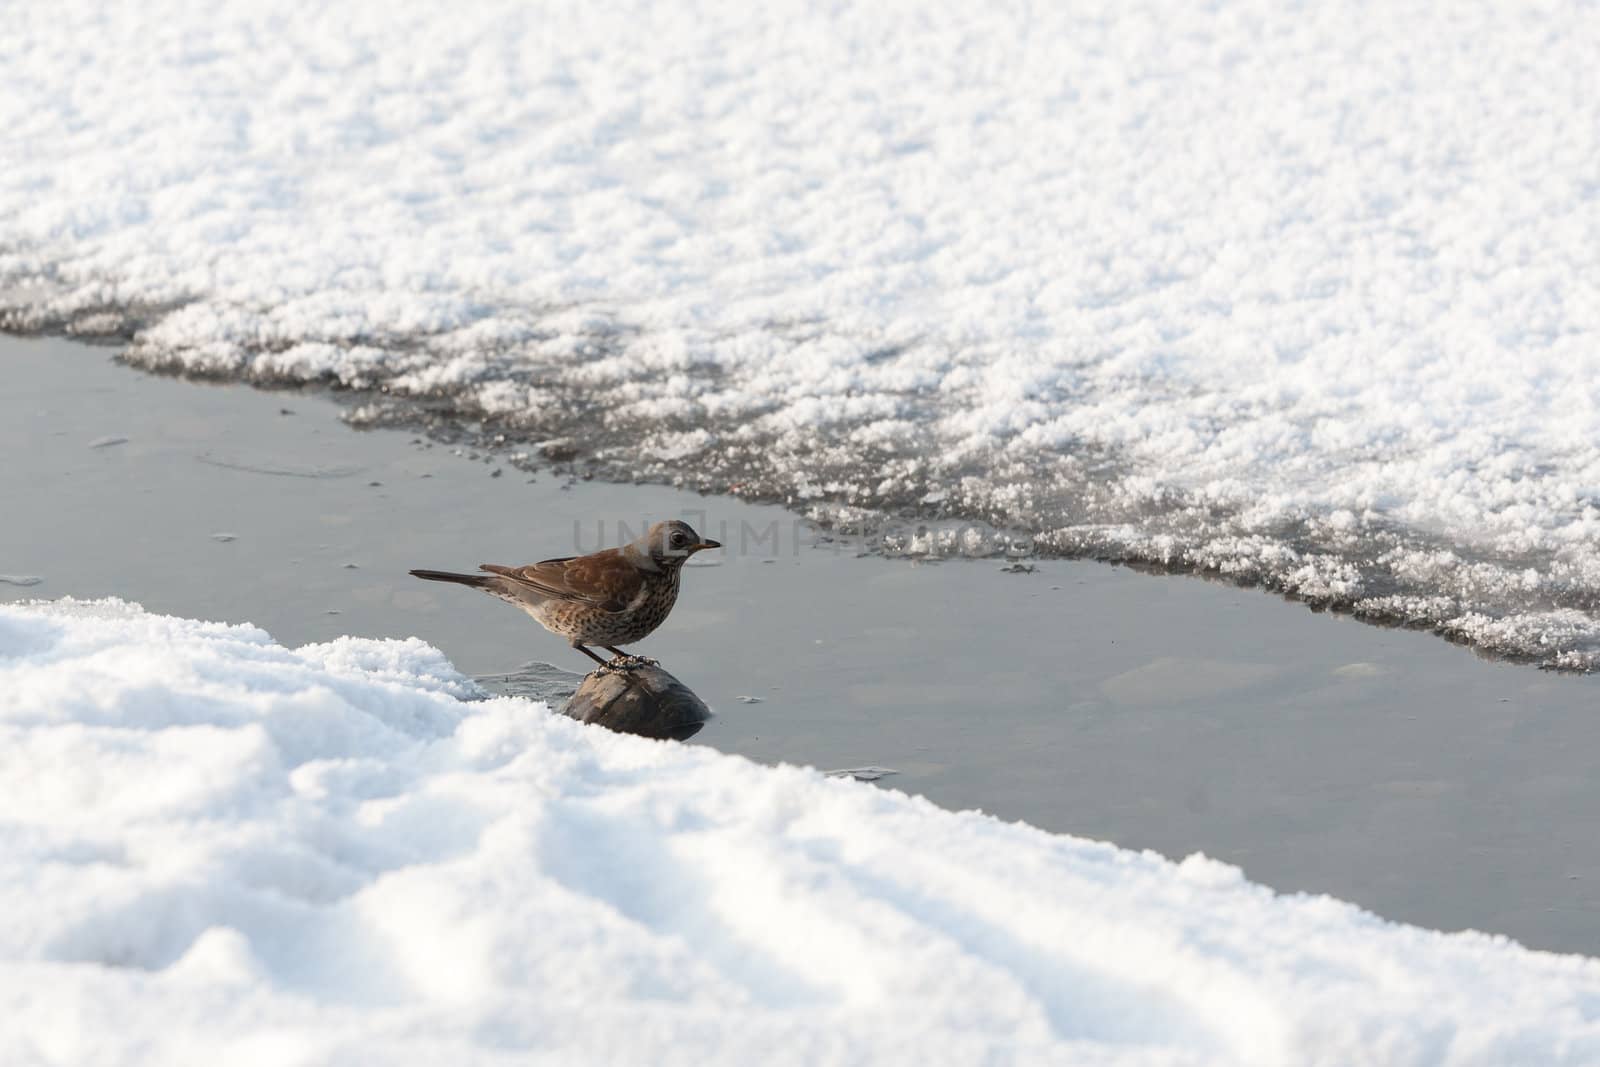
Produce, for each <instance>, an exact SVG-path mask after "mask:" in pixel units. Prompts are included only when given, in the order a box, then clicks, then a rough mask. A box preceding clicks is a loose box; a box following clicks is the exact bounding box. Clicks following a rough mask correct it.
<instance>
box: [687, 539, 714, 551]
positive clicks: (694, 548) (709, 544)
mask: <svg viewBox="0 0 1600 1067" xmlns="http://www.w3.org/2000/svg"><path fill="white" fill-rule="evenodd" d="M721 547H722V542H721V541H701V542H699V543H697V544H693V545H690V546H689V551H690V552H699V551H700V550H701V549H705V548H721Z"/></svg>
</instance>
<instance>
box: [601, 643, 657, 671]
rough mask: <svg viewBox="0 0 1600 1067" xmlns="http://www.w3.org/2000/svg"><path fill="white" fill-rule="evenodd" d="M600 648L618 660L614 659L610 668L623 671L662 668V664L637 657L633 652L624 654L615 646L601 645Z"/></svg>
mask: <svg viewBox="0 0 1600 1067" xmlns="http://www.w3.org/2000/svg"><path fill="white" fill-rule="evenodd" d="M600 647H601V648H603V649H605V650H606V651H607V652H609V653H611V654H612V655H613V656H615V657H616V659H613V660H612V661H611V663H610V666H612V667H620V668H622V669H623V670H627V669H628V668H629V667H659V666H661V664H659V663H657V662H656V661H655V660H653V659H647V658H646V657H644V656H636V655H634V654H633V653H632V652H624V651H622V649H620V648H618V647H616V646H615V645H601V646H600Z"/></svg>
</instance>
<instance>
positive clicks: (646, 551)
mask: <svg viewBox="0 0 1600 1067" xmlns="http://www.w3.org/2000/svg"><path fill="white" fill-rule="evenodd" d="M721 547H722V545H721V544H720V543H718V542H716V541H707V540H705V539H703V538H702V537H701V536H700V535H699V534H697V533H695V532H694V530H692V529H691V528H690V527H689V524H688V523H686V522H679V521H678V520H677V519H672V520H669V521H667V522H658V523H656V524H655V525H654V526H652V527H650V529H649V531H648V532H647V533H646V534H645V535H644V536H643V537H641V538H639V539H638V540H637V541H634V542H633V543H632V544H627V545H623V546H622V547H621V548H607V549H603V550H602V551H599V552H593V553H590V554H589V555H587V556H565V557H562V558H561V559H547V560H544V561H542V562H540V563H530V564H528V565H527V566H526V567H502V566H499V565H497V564H494V563H480V564H479V565H478V569H479V570H481V571H486V572H487V573H485V574H452V573H451V572H449V571H424V570H417V571H412V572H411V573H412V574H414V575H415V576H417V577H418V578H426V579H427V580H428V581H430V582H456V583H459V584H461V585H470V586H472V587H473V588H474V589H482V590H483V591H484V592H486V593H491V594H493V595H494V596H497V597H499V598H500V599H501V600H504V601H506V602H507V603H510V604H515V605H516V606H517V607H519V608H521V609H522V610H523V611H526V612H527V613H528V614H529V615H532V616H533V617H534V619H535V621H537V622H538V623H539V625H540V626H543V627H544V628H545V629H546V630H549V631H550V632H551V633H554V634H560V635H561V636H562V637H565V638H566V639H567V641H568V642H569V643H571V645H572V647H573V648H575V649H577V650H578V651H579V652H582V653H583V654H584V655H585V656H588V657H589V658H590V659H592V660H594V661H595V662H596V663H598V664H600V665H601V666H602V667H606V666H610V664H608V663H607V662H606V661H605V660H603V659H601V658H600V657H599V656H597V655H595V654H594V653H593V652H591V651H590V650H589V647H588V646H590V645H596V646H598V647H600V648H603V649H605V650H606V651H607V652H611V653H614V654H615V655H616V656H618V657H619V658H622V659H624V660H626V659H627V658H628V653H626V652H624V651H622V649H620V648H618V647H617V646H618V645H631V644H633V643H634V642H635V641H642V640H643V639H644V638H645V637H647V636H649V634H650V633H651V632H652V631H654V630H655V628H656V627H657V626H660V625H661V624H662V623H663V622H665V621H666V618H667V613H668V612H670V611H671V610H672V605H673V603H674V602H675V601H677V599H678V572H679V571H680V570H682V569H683V564H684V561H685V560H687V559H688V558H689V557H690V556H692V555H694V554H695V553H696V552H699V551H702V550H703V549H707V548H721Z"/></svg>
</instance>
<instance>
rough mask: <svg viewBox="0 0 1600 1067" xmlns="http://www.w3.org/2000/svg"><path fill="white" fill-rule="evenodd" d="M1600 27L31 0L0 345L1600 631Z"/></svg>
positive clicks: (1465, 617) (1450, 608)
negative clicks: (85, 356)
mask: <svg viewBox="0 0 1600 1067" xmlns="http://www.w3.org/2000/svg"><path fill="white" fill-rule="evenodd" d="M1596 54H1600V20H1597V19H1595V18H1594V13H1593V9H1592V6H1591V5H1589V4H1586V3H1582V2H1578V0H1573V2H1570V3H1560V2H1539V3H1496V2H1492V0H1477V2H1457V0H1438V2H1432V3H1417V4H1400V5H1396V4H1389V5H1382V4H1380V5H1372V4H1364V3H1356V2H1332V3H1325V4H1317V5H1309V6H1307V5H1297V4H1280V3H1276V2H1272V0H1236V2H1230V3H1225V4H1209V5H1195V4H1174V3H1158V2H1153V0H1144V2H1131V3H1123V2H1117V3H1090V4H1071V5H1062V4H1056V5H1050V4H1045V5H1033V4H1021V3H1014V4H986V5H973V4H969V3H964V2H959V0H944V2H935V3H920V4H904V5H894V4H891V5H880V4H868V3H863V4H859V5H850V4H834V5H815V4H808V3H801V2H800V0H787V2H780V3H772V4H763V5H726V4H711V3H685V4H672V5H655V4H645V3H634V4H628V3H618V4H604V5H596V4H591V3H549V4H539V5H531V6H530V5H527V4H522V3H514V2H509V0H507V2H500V3H458V4H449V5H443V6H441V5H437V4H426V3H412V4H396V3H393V2H391V0H384V2H382V3H378V2H366V3H362V2H354V3H342V4H337V5H326V4H322V3H313V2H311V0H299V2H281V3H273V4H261V3H258V2H256V0H233V2H229V3H222V4H217V5H206V6H204V7H203V8H200V7H195V6H193V5H191V4H187V3H183V2H180V0H151V2H148V3H142V4H137V5H128V4H111V3H93V2H88V0H63V2H61V3H52V4H31V5H20V6H19V7H18V9H17V10H14V11H8V12H7V22H6V32H5V34H3V35H0V159H4V160H5V166H4V167H0V293H3V292H7V291H8V293H9V295H5V296H0V323H5V324H9V325H10V326H11V327H13V328H55V327H65V328H69V329H73V330H79V331H84V332H91V333H92V332H107V331H117V330H132V329H137V339H136V343H135V345H134V348H133V353H132V354H133V358H134V359H136V360H137V361H139V362H142V363H144V364H147V365H151V366H180V367H184V368H188V369H190V370H194V371H200V372H205V373H213V374H222V375H239V376H246V377H251V378H257V379H270V378H290V379H303V378H328V379H333V380H336V381H339V382H343V383H346V384H349V385H356V386H377V385H382V386H384V387H385V388H386V389H387V390H388V393H387V398H386V399H385V401H384V402H383V403H381V404H377V405H374V406H372V407H370V408H367V409H365V411H364V415H365V417H367V418H370V419H374V420H381V419H391V418H398V417H403V416H405V415H407V414H409V413H412V412H414V411H415V410H416V405H417V404H418V403H419V402H420V401H421V400H422V399H424V398H426V399H428V400H429V409H428V410H429V411H430V412H434V413H438V412H445V413H450V412H453V413H454V415H455V416H456V417H458V418H460V419H463V420H476V419H479V418H482V417H484V416H486V415H487V416H490V417H492V418H493V419H494V420H497V424H496V425H494V426H492V427H491V430H490V432H491V433H498V432H506V431H509V432H511V433H512V434H518V433H525V434H526V435H528V437H529V438H531V439H532V440H536V441H549V440H552V439H560V442H561V443H560V446H559V447H560V448H562V449H563V450H571V449H574V448H576V449H578V450H579V451H580V452H582V451H585V450H587V452H588V453H589V454H590V455H592V456H597V457H599V458H600V459H601V460H603V461H607V462H610V463H612V464H613V465H614V466H615V467H616V468H617V469H618V470H621V471H626V472H628V473H634V472H640V471H642V472H645V473H650V474H656V475H666V476H670V477H681V478H687V479H690V480H695V481H697V482H698V483H699V484H700V485H701V486H703V487H712V488H715V487H727V486H735V485H737V486H740V487H742V488H743V489H745V490H748V491H753V492H767V493H772V494H776V495H778V496H779V497H781V498H788V499H792V500H799V501H804V500H807V499H812V498H818V497H821V498H826V499H827V500H829V501H832V502H835V503H848V504H853V505H861V506H870V507H874V508H896V507H901V506H914V505H917V504H918V502H921V501H925V500H929V499H942V500H943V501H944V504H943V507H944V508H945V509H948V510H949V511H951V512H954V513H958V514H961V515H964V516H967V517H974V516H976V517H982V518H986V519H991V520H995V521H998V522H1000V523H1001V524H1004V525H1013V526H1020V527H1022V528H1024V529H1026V530H1029V531H1032V532H1034V533H1036V534H1037V535H1038V536H1039V542H1040V544H1041V545H1042V546H1044V547H1046V548H1054V549H1060V550H1065V551H1072V552H1088V553H1099V554H1104V555H1109V556H1118V557H1134V558H1139V559H1145V560H1159V561H1163V562H1167V563H1171V564H1174V565H1179V566H1200V567H1205V568H1209V569H1212V570H1215V571H1220V572H1223V573H1227V574H1231V575H1234V576H1237V577H1239V578H1241V579H1245V580H1250V581H1256V582H1262V583H1265V584H1268V585H1271V586H1274V587H1277V588H1281V589H1284V590H1287V591H1290V592H1293V593H1296V594H1298V595H1300V596H1303V597H1306V598H1308V599H1310V600H1313V601H1318V602H1323V603H1334V604H1340V605H1344V606H1348V607H1351V608H1352V609H1354V610H1356V611H1358V612H1360V613H1362V614H1365V615H1370V616H1374V617H1381V618H1391V619H1403V620H1407V621H1410V622H1414V623H1427V624H1430V625H1433V626H1435V627H1436V628H1438V629H1440V630H1441V631H1444V632H1447V633H1449V634H1451V635H1453V636H1456V637H1459V638H1462V639H1464V640H1468V641H1472V642H1474V643H1477V644H1479V645H1481V646H1483V647H1485V648H1488V649H1492V650H1494V651H1498V652H1502V653H1506V654H1510V655H1521V656H1528V657H1534V658H1538V659H1541V660H1544V661H1547V662H1551V663H1556V664H1560V665H1564V666H1572V667H1584V666H1592V665H1595V664H1596V663H1597V662H1600V616H1597V614H1596V610H1595V607H1594V605H1595V604H1596V603H1597V602H1600V548H1597V547H1596V546H1597V545H1600V299H1597V297H1596V293H1597V291H1600V258H1597V257H1596V256H1595V254H1594V249H1595V248H1596V247H1600V197H1597V196H1596V195H1595V173H1594V165H1593V163H1594V160H1595V159H1596V158H1600V95H1597V94H1596V93H1594V92H1593V91H1592V85H1593V57H1594V56H1595V55H1596Z"/></svg>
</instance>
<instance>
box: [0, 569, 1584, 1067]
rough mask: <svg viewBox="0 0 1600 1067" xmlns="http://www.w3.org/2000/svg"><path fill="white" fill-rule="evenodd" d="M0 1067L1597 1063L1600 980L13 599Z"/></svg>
mask: <svg viewBox="0 0 1600 1067" xmlns="http://www.w3.org/2000/svg"><path fill="white" fill-rule="evenodd" d="M0 790H3V792H4V795H5V796H6V797H7V798H8V800H7V804H6V809H5V812H4V814H3V816H0V905H3V907H4V911H5V915H6V917H7V921H6V922H5V923H4V924H3V925H0V1018H4V1019H5V1020H6V1023H5V1025H4V1026H0V1059H3V1060H4V1061H5V1062H6V1063H12V1064H73V1065H82V1064H90V1063H94V1064H113V1063H152V1062H155V1063H163V1064H179V1065H181V1064H190V1063H193V1064H202V1063H220V1062H226V1063H230V1064H234V1063H239V1064H252V1063H260V1064H275V1065H282V1064H289V1063H293V1064H312V1063H353V1062H363V1063H371V1062H383V1063H395V1064H406V1063H439V1062H450V1063H462V1064H477V1063H503V1062H518V1063H525V1062H539V1063H546V1062H548V1063H572V1062H586V1063H599V1062H608V1063H640V1064H643V1063H652V1064H655V1063H661V1064H678V1063H682V1064H691V1063H695V1064H708V1063H709V1064H717V1063H736V1064H745V1063H752V1062H764V1063H768V1062H770V1063H806V1064H817V1063H847V1062H848V1063H862V1062H884V1061H886V1060H892V1061H903V1060H907V1059H910V1060H915V1061H916V1062H927V1063H973V1062H980V1061H981V1062H991V1063H1039V1062H1073V1063H1089V1064H1107V1065H1111V1064H1116V1065H1133V1064H1138V1065H1145V1064H1212V1063H1215V1064H1230V1065H1237V1064H1263V1065H1267V1064H1271V1065H1281V1064H1285V1063H1296V1064H1316V1063H1328V1064H1333V1063H1352V1062H1361V1063H1369V1064H1396V1065H1399V1064H1424V1063H1427V1064H1443V1063H1448V1064H1502V1063H1512V1062H1517V1063H1544V1064H1566V1063H1571V1064H1577V1063H1593V1062H1595V1061H1596V1059H1597V1058H1600V1022H1597V1021H1596V1017H1595V1015H1596V1013H1595V1011H1594V1006H1595V1005H1596V1004H1600V964H1597V963H1596V962H1595V961H1591V960H1586V959H1582V958H1578V957H1561V956H1554V955H1550V954H1546V953H1537V952H1529V951H1527V950H1525V949H1522V948H1520V947H1518V946H1517V945H1515V944H1513V943H1511V942H1509V941H1506V940H1505V939H1503V938H1495V937H1486V936H1483V935H1480V934H1455V935H1444V934H1437V933H1432V932H1429V931H1425V930H1420V929H1416V928H1412V927H1405V926H1398V925H1393V924H1389V923H1385V922H1383V921H1381V920H1378V919H1376V918H1374V917H1372V916H1371V915H1369V914H1366V913H1364V912H1361V911H1359V910H1357V909H1356V908H1354V907H1351V906H1349V905H1346V904H1342V903H1339V902H1337V901H1333V900H1330V899H1328V898H1325V897H1319V898H1311V897H1304V896H1297V897H1280V896H1275V895H1274V894H1273V893H1271V892H1270V891H1268V890H1266V889H1264V888H1262V887H1260V886H1256V885H1252V884H1250V883H1249V882H1247V881H1245V880H1244V879H1243V878H1242V877H1241V875H1240V873H1239V871H1238V870H1236V869H1234V868H1232V867H1228V866H1225V865H1223V864H1219V863H1215V862H1213V861H1210V860H1207V859H1205V858H1203V857H1200V856H1191V857H1190V858H1188V859H1186V860H1184V861H1183V862H1182V863H1177V864H1174V863H1171V862H1168V861H1166V860H1164V859H1162V858H1161V857H1159V856H1156V855H1153V854H1149V853H1146V854H1136V853H1132V852H1126V851H1122V850H1119V849H1117V848H1114V847H1112V846H1110V845H1105V844H1098V843H1094V842H1089V841H1083V840H1077V839H1073V838H1068V837H1059V836H1053V835H1049V834H1045V833H1042V832H1039V831H1037V830H1033V829H1031V828H1029V827H1027V826H1024V825H1021V824H1005V823H1001V822H999V821H997V820H995V819H992V818H989V817H987V816H984V815H981V814H978V813H972V812H968V813H960V814H956V813H951V812H947V811H943V810H940V809H938V808H935V807H934V806H933V805H931V804H929V803H927V802H926V801H923V800H920V799H914V798H910V797H907V796H904V795H902V794H899V793H896V792H893V791H889V790H885V789H881V788H877V787H875V786H870V785H866V784H864V783H857V782H851V781H840V780H836V779H829V778H825V777H823V776H822V775H821V774H819V773H818V772H816V771H813V770H810V769H802V768H795V767H776V768H769V767H761V766H758V765H755V764H752V763H750V762H748V761H746V760H743V759H740V758H737V757H732V756H725V755H720V754H718V753H715V752H713V751H711V750H709V749H706V748H700V747H696V746H691V745H682V744H675V743H657V742H649V741H644V740H641V739H638V738H632V737H625V736H621V735H617V734H612V733H609V732H607V731H605V730H603V729H600V728H594V727H585V726H580V725H579V724H577V723H575V722H572V721H571V720H568V719H565V718H562V717H560V716H555V715H551V714H549V711H548V709H547V708H546V707H544V706H543V705H539V704H534V703H531V702H528V701H525V700H520V699H516V698H498V699H482V698H481V694H479V693H478V692H476V691H475V687H474V686H473V684H472V683H471V682H470V681H468V680H467V679H465V678H463V677H461V676H460V675H459V674H457V673H456V672H455V671H454V670H453V669H452V668H451V667H450V665H449V664H448V663H447V662H446V661H445V660H444V659H443V657H442V656H440V654H439V653H438V652H437V651H436V650H434V649H432V648H430V647H428V646H427V645H425V644H423V643H422V642H421V641H418V640H416V639H415V638H413V639H409V640H406V641H372V640H362V639H358V638H352V637H344V638H340V639H338V640H336V641H333V642H329V643H326V644H318V645H308V646H305V647H303V648H298V649H287V648H283V647H281V646H279V645H277V644H275V643H273V642H272V640H271V638H270V637H269V636H268V635H267V634H265V633H263V632H262V631H260V630H259V629H256V628H254V627H250V626H229V625H223V624H219V623H204V622H196V621H192V620H184V619H177V618H169V617H163V616H155V615H149V614H146V613H145V612H143V611H142V610H141V609H139V608H138V607H137V606H135V605H130V604H126V603H124V602H121V601H116V600H102V601H88V602H85V601H73V600H70V599H65V600H61V601H56V602H53V603H43V602H34V603H31V604H27V605H20V606H18V605H8V606H4V607H0Z"/></svg>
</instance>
